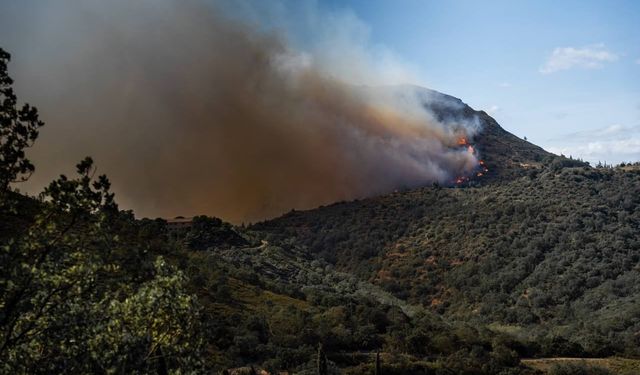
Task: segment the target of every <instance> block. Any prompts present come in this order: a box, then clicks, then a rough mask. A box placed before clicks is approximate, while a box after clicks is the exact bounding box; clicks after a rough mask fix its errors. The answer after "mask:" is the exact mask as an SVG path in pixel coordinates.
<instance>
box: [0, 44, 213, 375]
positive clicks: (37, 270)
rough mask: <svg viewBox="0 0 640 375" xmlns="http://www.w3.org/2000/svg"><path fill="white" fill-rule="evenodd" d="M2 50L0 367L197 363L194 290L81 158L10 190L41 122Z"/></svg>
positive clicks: (165, 367)
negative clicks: (21, 190) (38, 185)
mask: <svg viewBox="0 0 640 375" xmlns="http://www.w3.org/2000/svg"><path fill="white" fill-rule="evenodd" d="M8 60H9V55H8V54H7V53H6V52H4V51H3V50H1V49H0V90H1V91H0V95H2V97H1V98H0V102H1V107H0V119H1V121H2V122H1V124H2V128H1V132H2V133H1V136H2V138H1V142H2V143H1V144H0V158H2V159H1V162H2V163H1V164H0V199H1V201H0V208H1V211H0V217H1V218H2V220H3V222H4V227H3V230H2V232H1V233H0V373H31V374H38V373H42V374H49V373H159V374H169V373H177V372H180V373H189V372H193V371H197V370H198V369H199V368H200V363H199V358H200V354H201V353H200V348H201V346H202V345H201V342H202V340H201V339H200V338H199V332H200V329H199V327H198V322H199V320H198V314H199V308H198V304H197V301H196V299H195V297H193V296H191V295H190V294H188V293H187V292H186V290H185V278H184V276H183V275H182V273H181V272H179V271H176V270H175V269H174V268H173V267H171V266H170V265H169V264H168V263H167V262H166V261H165V260H164V259H163V258H162V257H152V256H149V255H148V253H149V252H148V251H147V248H146V247H147V245H146V244H145V243H143V242H142V241H139V240H137V238H138V237H137V235H136V232H137V231H138V230H139V229H138V227H137V224H136V222H135V221H134V220H133V219H132V217H131V215H130V214H127V213H123V212H120V211H119V210H118V207H117V205H116V204H115V202H114V196H113V194H112V193H111V192H110V190H109V189H110V183H109V180H108V179H107V178H106V176H99V177H97V178H95V179H94V178H93V176H94V174H95V169H94V167H93V161H92V160H91V159H90V158H86V159H85V160H83V161H82V162H80V163H79V164H78V166H77V172H78V176H77V177H76V178H73V179H70V178H67V177H66V176H60V178H58V179H57V180H55V181H54V182H52V183H51V184H50V185H49V186H48V187H47V188H46V189H45V191H44V192H43V193H42V194H41V196H40V197H39V199H38V200H34V199H31V198H27V197H24V196H21V195H19V194H16V193H14V192H13V191H12V190H11V186H10V183H11V182H15V181H21V180H26V179H27V178H28V176H29V174H30V173H31V172H33V170H34V166H33V164H32V163H31V162H30V161H29V160H28V159H27V158H26V157H25V149H26V148H28V147H30V146H31V145H32V144H33V142H34V141H35V140H36V138H37V135H38V133H37V129H38V128H39V127H40V126H42V122H40V121H39V120H38V115H37V111H36V109H35V108H33V107H29V106H26V105H25V106H24V107H23V109H22V110H16V98H15V95H13V91H12V90H11V87H10V85H11V83H12V81H11V79H10V78H9V76H8V74H7V72H6V67H7V62H8ZM131 262H134V265H135V266H134V267H132V266H131V264H130V263H131Z"/></svg>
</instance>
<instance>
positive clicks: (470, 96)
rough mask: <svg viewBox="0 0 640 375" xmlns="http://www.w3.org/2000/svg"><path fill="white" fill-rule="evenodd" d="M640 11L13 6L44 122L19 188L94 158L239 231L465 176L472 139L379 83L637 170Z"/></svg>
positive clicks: (154, 193) (17, 73)
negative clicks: (443, 97)
mask: <svg viewBox="0 0 640 375" xmlns="http://www.w3.org/2000/svg"><path fill="white" fill-rule="evenodd" d="M639 20H640V2H639V1H622V0H610V1H585V0H582V1H562V2H557V1H548V0H536V1H519V0H510V1H506V0H504V1H503V0H493V1H482V2H480V1H471V0H447V1H444V0H442V1H436V0H430V1H427V0H393V1H391V0H136V1H130V0H109V1H104V0H20V1H18V0H0V47H2V48H5V49H6V50H8V51H9V52H10V53H11V54H12V61H11V63H10V65H9V69H10V74H11V76H12V77H13V78H14V79H15V85H14V86H15V89H16V92H17V94H18V98H19V99H20V100H25V101H27V102H29V103H31V104H35V105H37V106H38V108H39V110H40V113H41V115H42V117H43V119H44V120H45V122H46V124H47V126H45V127H44V128H43V129H42V131H41V133H40V139H39V140H38V142H37V143H36V145H35V146H34V147H33V148H32V149H30V150H29V154H28V156H29V158H31V159H32V160H33V161H34V162H35V164H36V166H37V169H36V173H35V174H34V175H33V176H32V177H31V178H30V179H29V181H28V182H27V183H25V184H23V185H21V188H22V189H24V191H26V192H32V193H37V192H39V191H40V190H41V188H42V187H43V186H45V185H46V183H48V182H49V181H51V180H52V179H53V178H55V177H56V176H58V175H59V174H60V173H66V174H69V173H73V165H74V164H75V163H76V162H77V161H78V160H80V159H81V158H82V157H84V156H86V155H91V156H93V157H94V159H95V160H96V162H97V164H98V165H99V168H100V173H106V174H107V175H108V176H110V177H111V178H112V181H114V185H113V186H114V191H115V192H116V194H117V195H118V196H119V197H120V201H121V202H122V203H123V206H124V207H126V208H133V209H135V211H136V213H139V214H140V215H142V216H163V217H172V216H175V215H178V214H180V215H186V216H188V215H193V214H199V213H204V214H214V215H217V216H221V217H223V218H225V219H229V220H234V222H240V221H241V220H245V219H247V220H255V219H260V218H265V217H270V216H273V215H275V214H278V213H282V212H286V211H288V210H289V209H291V208H295V209H302V208H310V207H315V206H317V205H320V204H325V203H329V202H333V201H337V200H344V199H355V198H359V197H365V196H371V195H374V194H379V193H384V192H388V191H393V190H395V189H404V188H409V187H412V186H421V185H424V183H426V182H429V181H443V182H446V181H449V180H450V179H451V178H452V177H455V176H457V175H459V172H461V171H463V170H467V169H468V168H467V167H468V165H467V164H468V163H467V161H469V160H471V159H475V158H476V157H477V155H472V157H469V155H460V154H459V152H458V151H460V150H457V149H455V147H454V149H450V145H451V144H453V145H454V146H456V145H457V142H453V143H452V142H451V139H454V138H457V137H458V134H453V133H451V129H450V128H444V129H443V128H442V126H441V125H442V124H438V123H437V121H435V120H434V119H427V118H423V117H421V116H424V115H425V114H424V113H423V112H424V108H423V106H422V105H421V104H419V103H418V102H416V101H415V100H408V101H407V100H406V99H407V98H406V97H402V96H400V97H395V98H394V99H393V100H392V99H391V97H384V99H385V101H384V103H381V102H380V101H379V99H380V98H378V99H375V97H376V95H379V94H380V93H381V92H379V91H376V90H370V88H371V87H380V86H382V87H387V86H388V85H397V84H413V85H419V86H424V87H428V88H430V89H434V90H437V91H440V92H443V93H446V94H449V95H452V96H455V97H458V98H460V99H462V100H463V101H464V102H466V103H467V104H469V105H470V106H472V107H473V108H474V109H477V110H484V111H486V112H487V113H489V114H490V115H491V116H493V117H494V118H495V119H496V120H497V121H498V122H499V123H500V124H501V125H502V127H503V128H505V129H506V130H508V131H510V132H511V133H513V134H515V135H516V136H519V137H521V138H525V137H526V139H527V140H529V141H530V142H532V143H534V144H537V145H539V146H542V147H543V148H545V149H547V150H548V151H551V152H554V153H557V154H564V155H565V156H572V157H574V158H581V159H583V160H585V161H588V162H590V163H592V164H593V165H595V164H597V163H598V162H603V163H608V164H617V163H621V162H632V161H640V33H638V26H637V25H638V24H639V22H638V21H639ZM362 86H367V87H365V88H366V90H360V89H361V88H362ZM402 87H403V88H404V87H405V86H402ZM355 88H358V89H357V90H356V89H355ZM365 92H367V93H369V94H368V95H365V94H364V93H365ZM376 93H377V94H376ZM374 99H375V100H374ZM387 99H388V100H387ZM414 99H415V98H414ZM418 114H419V115H418ZM418 120H419V121H418ZM418 123H419V124H420V126H414V125H417V124H418ZM299 124H304V125H305V126H304V127H303V126H299ZM461 126H462V127H463V128H464V129H463V130H464V131H465V132H467V133H468V134H467V135H469V136H474V135H475V134H476V130H477V129H476V127H475V125H474V124H472V123H469V124H461ZM416 129H417V130H419V132H418V133H413V131H415V130H416ZM447 129H448V130H447ZM415 134H418V135H417V136H414V135H415ZM479 136H481V133H480V135H479ZM454 140H455V139H454ZM456 147H457V146H456ZM441 151H442V152H441ZM480 157H481V155H480ZM471 162H473V160H471ZM471 164H473V163H471ZM454 166H455V167H454ZM465 173H466V172H465Z"/></svg>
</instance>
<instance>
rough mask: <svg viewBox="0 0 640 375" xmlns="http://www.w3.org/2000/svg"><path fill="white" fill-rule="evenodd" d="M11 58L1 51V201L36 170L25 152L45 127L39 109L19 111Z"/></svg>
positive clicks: (21, 109)
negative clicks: (40, 118) (12, 76)
mask: <svg viewBox="0 0 640 375" xmlns="http://www.w3.org/2000/svg"><path fill="white" fill-rule="evenodd" d="M10 59H11V55H10V54H9V53H7V52H6V51H5V50H3V49H2V48H0V194H1V196H0V199H3V196H4V195H5V193H6V192H7V190H8V189H9V184H10V183H12V182H18V181H25V180H26V179H28V178H29V176H30V175H31V173H33V171H34V170H35V167H34V165H33V164H32V163H31V162H30V161H29V159H27V158H26V157H25V149H26V148H28V147H31V146H32V145H33V143H34V142H35V140H36V138H38V129H39V128H40V127H41V126H43V125H44V123H43V122H42V121H40V120H39V118H38V110H37V109H36V108H35V107H31V106H30V105H28V104H24V105H23V106H22V108H18V102H17V98H16V95H15V94H14V92H13V88H12V87H11V85H12V84H13V80H12V79H11V77H9V73H8V71H7V65H8V63H9V61H10Z"/></svg>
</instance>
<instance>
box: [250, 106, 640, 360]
mask: <svg viewBox="0 0 640 375" xmlns="http://www.w3.org/2000/svg"><path fill="white" fill-rule="evenodd" d="M440 95H442V94H440ZM448 100H452V99H448ZM452 108H455V106H444V107H442V106H441V107H434V108H433V110H434V112H436V113H439V114H440V116H451V115H458V116H468V115H473V114H478V115H479V116H480V118H481V119H482V122H483V130H482V132H481V133H480V134H479V135H478V136H477V137H476V145H477V146H478V147H479V148H480V152H481V153H482V155H483V157H484V158H485V159H486V160H487V164H488V165H489V168H490V171H493V174H492V175H491V176H489V177H490V178H489V179H484V180H476V181H475V183H473V184H471V185H473V186H474V187H469V188H438V187H433V188H423V189H417V190H413V191H408V192H401V193H394V194H390V195H387V196H382V197H377V198H372V199H367V200H361V201H353V202H343V203H337V204H333V205H330V206H327V207H321V208H318V209H316V210H311V211H303V212H295V211H294V212H291V213H288V214H286V215H284V216H282V217H280V218H277V219H275V220H271V221H267V222H263V223H258V224H256V225H254V226H253V227H251V230H253V231H254V232H256V233H257V234H258V235H260V236H263V237H264V238H267V239H268V240H269V241H271V242H273V243H295V244H297V245H299V246H302V247H303V249H305V250H306V252H307V253H308V254H309V255H311V256H313V257H316V258H318V259H322V260H325V261H327V262H329V263H332V264H335V266H336V267H337V268H338V269H339V270H341V271H344V272H349V273H352V274H354V275H357V276H358V277H359V278H360V279H361V280H366V281H369V282H372V283H374V284H376V285H379V286H381V287H382V288H384V289H385V290H387V291H389V292H392V293H394V294H395V295H396V296H397V297H398V298H401V299H406V300H407V301H408V302H410V303H413V304H418V305H421V306H423V307H425V308H427V309H429V310H431V311H433V312H437V313H440V314H442V315H444V316H445V317H447V318H449V319H454V320H464V321H476V322H482V323H485V324H490V325H491V326H492V327H494V329H496V330H502V331H508V332H511V333H513V334H516V335H517V336H520V337H523V338H528V339H534V340H536V341H538V342H539V343H544V342H554V340H556V341H557V342H556V344H553V345H555V346H556V348H555V349H554V350H555V351H556V353H554V354H556V355H557V354H562V353H565V354H567V355H582V354H584V352H586V353H588V354H593V355H595V354H598V355H602V354H612V353H627V354H628V353H632V354H635V355H639V354H640V353H638V352H637V347H638V345H637V340H638V338H639V337H640V308H639V307H638V305H637V303H635V302H634V301H637V300H638V299H639V298H640V287H638V285H640V264H639V261H640V235H639V233H640V232H639V229H640V210H639V209H638V208H639V205H640V172H639V171H638V170H637V169H628V168H627V169H622V168H618V169H593V168H589V167H586V166H583V167H572V166H575V165H583V164H582V163H580V162H576V161H573V160H568V159H566V158H562V157H557V156H554V155H551V154H548V153H546V152H545V151H544V150H542V149H540V148H539V147H537V146H534V145H531V144H530V143H528V142H525V141H522V140H519V139H518V138H517V137H515V136H513V135H511V134H509V133H507V132H506V131H504V130H503V129H502V128H500V126H499V125H498V124H497V123H496V122H495V121H494V120H493V119H491V118H490V117H489V116H487V115H486V114H484V113H483V112H471V111H472V110H471V109H470V108H468V107H467V106H465V107H463V109H462V110H460V109H458V111H459V112H457V114H455V113H454V114H451V112H450V111H451V110H452ZM457 108H460V107H459V106H458V107H457ZM448 111H449V112H448ZM485 181H490V182H491V183H484V182H485ZM478 182H480V183H478ZM560 337H561V338H562V339H559V338H560ZM565 339H566V340H568V341H569V342H573V343H574V344H577V345H574V344H569V343H565V344H558V343H559V342H564V341H563V340H565ZM558 340H560V341H558ZM549 345H551V344H549ZM553 345H552V346H553Z"/></svg>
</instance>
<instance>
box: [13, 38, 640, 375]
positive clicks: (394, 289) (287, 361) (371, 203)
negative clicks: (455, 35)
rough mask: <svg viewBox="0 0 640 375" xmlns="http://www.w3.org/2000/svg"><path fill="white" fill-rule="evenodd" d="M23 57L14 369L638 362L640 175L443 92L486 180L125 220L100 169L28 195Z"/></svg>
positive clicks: (402, 368)
mask: <svg viewBox="0 0 640 375" xmlns="http://www.w3.org/2000/svg"><path fill="white" fill-rule="evenodd" d="M8 61H9V55H8V54H7V53H5V52H4V51H2V50H0V103H1V107H0V125H1V126H2V128H1V134H0V135H1V137H2V138H1V141H2V142H1V143H0V157H1V158H2V159H1V160H2V163H1V164H0V373H2V374H5V373H6V374H21V373H25V374H51V373H105V374H112V373H132V374H147V373H149V374H185V373H194V374H200V373H203V374H205V373H242V372H239V371H245V372H244V373H249V374H251V373H258V372H260V371H262V370H264V371H267V372H269V373H272V374H275V373H295V374H323V375H324V374H329V373H347V374H374V373H375V374H381V373H382V374H438V375H440V374H502V375H508V374H540V372H539V371H538V370H535V369H532V368H529V367H526V366H525V365H524V364H522V363H521V361H520V360H521V359H522V358H531V357H534V358H535V357H549V356H552V357H555V356H610V355H624V356H628V357H638V356H640V353H639V352H638V347H639V345H638V344H640V342H639V341H638V340H639V337H640V335H639V331H640V309H639V307H638V304H637V303H636V301H637V300H638V298H640V287H638V285H640V283H639V281H640V278H639V272H640V268H639V266H638V261H639V260H640V259H639V255H640V254H639V249H640V241H639V237H638V229H639V228H638V226H639V223H640V214H639V210H638V205H639V204H640V168H638V167H637V166H624V167H620V168H615V169H609V168H606V169H605V168H598V169H596V168H590V167H588V166H586V165H584V164H583V163H581V162H577V161H574V160H570V159H566V158H563V157H557V156H555V155H551V154H548V153H546V152H544V151H543V150H542V149H540V148H538V147H536V146H534V145H531V144H529V143H527V142H525V141H522V140H520V139H518V138H517V137H515V136H513V135H511V134H508V133H507V132H505V131H504V130H503V129H502V128H500V127H499V125H497V123H495V121H494V120H493V119H491V118H490V117H488V116H487V115H486V114H484V113H480V112H475V111H473V110H472V109H470V108H469V107H468V106H466V105H464V104H462V103H461V102H460V101H458V100H457V99H454V98H451V97H445V96H442V97H441V99H442V100H438V101H435V102H430V103H432V106H431V108H430V109H431V110H432V111H434V113H435V114H436V115H437V116H444V117H446V116H449V118H450V119H453V120H455V119H456V116H458V117H459V118H458V120H463V119H467V118H468V117H469V116H479V118H480V121H481V122H482V124H483V127H482V129H483V130H482V131H481V132H480V133H479V134H477V135H476V137H475V138H474V139H473V140H472V142H473V143H474V144H475V145H476V146H477V147H479V148H480V152H481V155H483V157H485V159H486V164H487V165H488V168H489V171H490V173H489V174H488V175H486V176H476V177H478V178H474V179H471V180H469V181H467V182H466V183H464V184H458V185H457V186H452V187H440V186H432V187H425V188H421V189H416V190H411V191H404V192H398V193H393V194H389V195H385V196H381V197H376V198H371V199H366V200H360V201H353V202H342V203H336V204H332V205H330V206H327V207H320V208H318V209H315V210H310V211H304V212H299V211H292V212H290V213H288V214H286V215H284V216H282V217H280V218H277V219H274V220H270V221H265V222H262V223H257V224H254V225H251V226H248V227H245V226H241V227H239V226H234V225H231V224H229V223H225V222H223V221H222V220H220V219H217V218H211V217H205V216H199V217H196V218H194V219H193V221H192V222H191V225H190V226H189V227H183V228H181V229H176V228H173V227H171V226H170V225H168V224H167V222H166V221H165V220H163V219H154V220H151V219H136V218H135V216H134V214H133V212H130V211H123V210H120V209H119V207H118V205H117V204H116V202H117V198H118V197H117V196H114V194H113V193H112V192H111V191H110V182H109V180H108V179H107V177H106V176H95V171H96V169H95V166H94V163H93V160H92V159H91V158H86V159H84V160H82V161H80V163H79V164H78V165H77V174H76V175H75V176H60V177H59V178H58V179H56V180H55V181H52V182H51V184H50V185H49V186H48V187H47V188H46V189H45V190H44V191H43V192H42V194H40V195H39V196H37V197H29V196H25V195H23V194H20V193H19V192H18V191H17V189H16V185H15V183H16V182H18V181H22V180H25V179H28V178H29V176H30V174H31V173H32V172H33V171H34V170H35V167H37V166H34V165H32V164H31V162H30V161H29V160H28V158H27V151H28V149H29V148H30V147H31V146H32V145H33V144H34V142H35V141H36V140H37V137H38V132H39V129H40V127H41V126H43V125H44V124H43V122H42V121H40V119H39V116H38V112H37V110H36V108H34V107H31V106H28V105H24V106H23V105H19V104H18V101H17V98H16V96H15V94H14V93H13V90H12V87H11V86H12V80H11V79H10V78H9V76H8V74H7V62H8ZM430 95H432V96H433V95H442V94H438V93H431V94H430ZM436 102H437V103H438V104H437V105H434V104H433V103H436ZM458 111H461V112H458ZM444 117H442V118H443V119H444ZM445 122H446V121H445ZM483 132H484V133H483ZM483 134H484V135H483ZM493 145H496V146H495V147H494V148H492V147H493ZM618 362H619V363H624V366H627V365H626V362H624V361H618ZM618 362H616V363H618ZM542 365H544V363H542ZM620 366H623V365H620ZM241 367H244V369H243V370H238V368H241ZM578 367H579V366H578ZM578 367H576V368H578ZM558 371H565V370H562V369H560V370H558ZM571 371H573V370H571ZM576 371H581V370H580V368H578V370H576ZM598 371H600V370H598ZM603 371H604V372H603ZM622 371H624V370H622ZM629 371H630V372H626V373H627V374H633V372H632V370H629ZM556 373H557V374H561V373H568V372H556ZM574 373H575V372H574ZM605 373H607V372H606V371H605V370H602V371H600V372H598V374H605ZM621 373H624V372H621Z"/></svg>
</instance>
